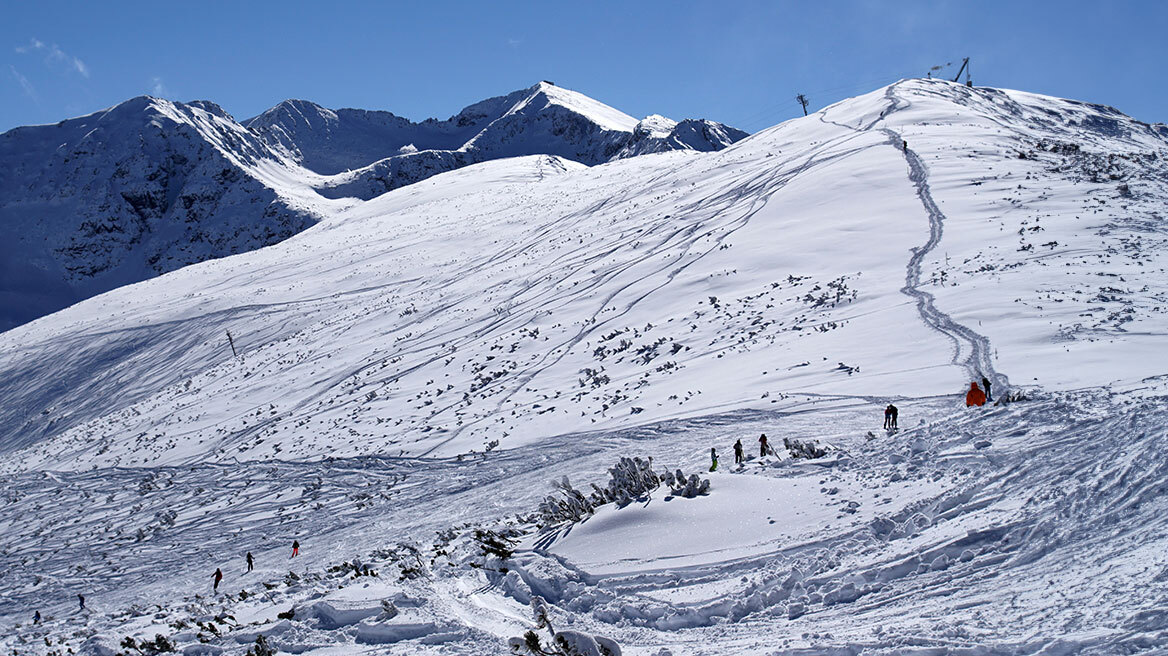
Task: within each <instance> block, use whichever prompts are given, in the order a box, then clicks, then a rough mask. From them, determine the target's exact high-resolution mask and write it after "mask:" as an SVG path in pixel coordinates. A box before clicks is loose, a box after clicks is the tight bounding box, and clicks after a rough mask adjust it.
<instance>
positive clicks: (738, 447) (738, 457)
mask: <svg viewBox="0 0 1168 656" xmlns="http://www.w3.org/2000/svg"><path fill="white" fill-rule="evenodd" d="M745 460H746V458H745V457H743V455H742V440H741V439H740V440H738V441H737V442H735V443H734V464H736V465H741V464H742V463H743V462H744V461H745Z"/></svg>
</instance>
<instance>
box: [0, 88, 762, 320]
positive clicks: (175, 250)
mask: <svg viewBox="0 0 1168 656" xmlns="http://www.w3.org/2000/svg"><path fill="white" fill-rule="evenodd" d="M549 94H550V95H549ZM552 95H554V96H556V99H554V100H553V99H551V96H552ZM536 98H545V99H549V107H545V109H550V106H552V105H554V107H555V108H556V109H554V110H551V111H552V113H553V114H555V116H554V117H551V118H548V116H547V115H546V114H547V112H544V113H541V112H539V111H534V110H532V111H529V112H528V113H523V112H520V113H518V114H510V115H509V114H508V112H509V111H510V110H512V109H514V108H515V107H517V106H518V105H521V104H523V103H524V102H525V101H527V102H531V101H533V99H536ZM565 104H566V105H575V106H576V107H577V109H581V108H582V109H584V110H587V111H592V112H593V113H594V114H596V116H595V117H594V118H596V119H597V120H599V121H601V122H602V123H605V124H609V126H610V127H612V125H610V124H612V123H613V121H614V120H615V119H613V116H616V115H618V114H619V112H616V110H612V109H611V108H607V106H605V105H603V104H602V103H599V102H597V101H594V100H591V99H588V98H587V97H586V96H583V95H582V94H579V93H576V92H571V91H567V90H563V89H559V88H554V89H553V88H552V87H550V85H548V84H546V83H540V84H537V85H535V86H533V87H530V88H528V89H522V90H519V91H515V92H512V93H510V94H506V95H503V96H497V97H495V98H489V99H486V100H483V101H480V102H477V103H474V104H472V105H469V106H467V107H466V108H464V109H463V110H461V111H460V112H459V113H458V114H455V115H454V116H452V117H451V118H450V119H447V120H446V121H437V120H427V121H422V122H420V123H412V122H410V121H408V120H407V119H403V118H400V117H397V116H395V115H393V114H391V113H389V112H379V111H369V110H353V109H345V110H336V111H333V110H328V109H325V108H323V107H320V106H319V105H316V104H315V103H311V102H309V101H291V100H290V101H284V102H282V103H280V104H278V105H277V106H276V107H273V108H272V109H270V110H268V111H267V112H265V113H263V114H261V115H260V116H258V117H255V118H253V119H250V120H249V121H246V123H247V124H248V125H253V126H254V127H253V128H249V127H247V126H245V125H244V124H243V123H240V122H238V121H236V120H235V119H234V118H233V117H232V116H231V115H230V114H229V113H228V112H226V111H225V110H223V108H222V107H220V106H219V105H217V104H215V103H214V102H211V101H206V100H197V101H192V102H190V103H180V102H175V101H170V100H166V99H162V98H156V97H152V96H136V97H134V98H131V99H128V100H126V101H123V102H121V103H118V104H117V105H114V106H112V107H110V108H107V109H104V110H101V111H98V112H94V113H92V114H87V115H85V116H82V117H77V118H72V119H66V120H64V121H60V122H58V123H56V124H49V125H43V126H23V127H18V128H14V129H12V130H9V131H7V132H5V133H3V134H2V135H0V231H3V234H5V235H6V236H7V239H6V242H7V243H6V245H5V246H0V256H3V257H0V273H3V276H0V330H7V329H10V328H12V327H14V326H16V325H20V324H22V323H25V322H27V321H30V320H32V319H35V318H37V317H40V316H44V315H46V314H49V313H51V312H54V311H56V310H59V309H61V308H63V307H66V306H68V305H70V304H72V303H75V302H77V301H80V300H83V299H85V298H88V297H90V296H93V295H95V294H99V293H102V292H104V291H108V290H110V289H114V288H117V287H119V286H122V285H126V284H130V283H133V282H137V281H140V280H143V279H146V278H150V277H153V276H156V275H160V274H162V273H166V272H169V271H173V270H176V269H178V268H181V267H183V266H188V265H190V264H194V263H197V262H202V261H206V260H210V259H216V258H220V257H225V256H228V255H233V254H237V253H241V252H247V251H251V250H255V249H257V248H262V247H264V246H268V245H271V244H274V243H278V242H280V241H282V240H284V239H287V238H288V237H290V236H292V235H294V234H297V233H298V232H300V231H302V230H304V229H306V228H308V227H309V226H311V225H314V224H315V223H316V222H318V221H320V220H321V218H322V217H324V216H326V215H328V214H330V213H332V212H333V211H335V208H337V207H344V206H348V205H351V204H352V203H354V202H356V200H367V199H370V198H373V197H375V196H376V195H378V194H380V193H384V192H385V191H388V190H389V189H395V188H398V187H401V186H404V185H406V184H412V183H414V182H417V181H419V180H424V179H425V178H427V177H429V176H431V175H434V174H436V173H440V172H442V171H448V170H452V169H455V168H459V167H461V166H466V165H469V164H473V163H476V162H480V161H486V160H489V159H495V158H498V157H510V156H516V155H534V154H553V155H556V154H558V155H564V156H572V157H575V158H576V159H579V160H584V163H586V164H598V163H601V162H602V161H607V160H608V159H611V158H613V157H631V156H635V155H638V154H641V153H642V152H649V151H661V150H677V149H699V150H700V149H717V148H722V147H725V145H728V144H729V143H730V142H731V141H732V140H735V139H738V138H741V137H742V136H744V135H745V133H739V132H737V131H733V129H732V128H726V127H725V126H720V125H718V124H711V125H710V126H706V125H705V124H702V125H701V126H700V127H701V128H702V129H703V130H704V132H701V134H700V135H699V136H696V137H693V138H689V139H686V138H683V137H670V138H655V137H653V138H650V137H641V138H640V140H639V141H638V142H637V143H641V144H643V147H639V148H637V149H628V148H624V149H622V146H624V145H626V142H631V141H633V139H632V137H630V136H629V135H632V128H629V130H630V131H629V132H627V133H626V132H613V131H612V130H607V129H606V128H604V127H601V126H600V125H598V124H596V123H594V122H593V117H589V116H585V115H583V114H579V113H577V112H576V111H575V110H574V109H570V108H569V109H563V107H564V106H565ZM605 108H606V109H605ZM505 116H509V118H508V119H507V121H506V122H505V123H506V124H505V128H506V130H507V133H506V134H503V135H499V134H494V135H493V136H492V134H491V133H488V134H487V138H486V139H484V140H482V141H481V142H480V143H479V144H476V145H474V146H468V145H467V144H468V142H470V141H473V140H474V139H475V138H476V137H482V136H483V132H484V130H486V129H487V128H489V127H490V125H491V124H492V123H494V122H496V121H498V120H499V119H500V118H501V117H505ZM621 116H623V114H621ZM354 121H355V122H356V123H354ZM629 121H632V119H631V118H629V119H628V120H627V121H625V123H628V122H629ZM618 122H619V121H618ZM353 125H356V127H353ZM686 125H688V124H686ZM378 126H380V127H378ZM533 126H534V127H533ZM539 126H542V127H539ZM549 126H550V128H549ZM560 128H563V129H560ZM387 130H388V132H387ZM395 131H396V132H395ZM689 131H690V132H695V130H693V129H692V126H691V129H690V130H689ZM699 131H700V130H699ZM390 133H393V134H396V135H397V136H396V137H395V138H396V140H395V138H390V137H393V134H390ZM387 135H388V136H387ZM423 138H425V139H426V140H428V141H423ZM703 139H704V141H703ZM487 141H489V142H490V144H486V142H487ZM414 142H418V143H421V144H422V145H425V146H427V148H425V149H420V150H419V149H418V148H417V147H416V146H413V145H412V144H413V143H414ZM650 142H652V144H651V145H644V144H649V143H650ZM431 147H443V148H439V149H437V150H435V149H432V148H431ZM314 148H316V150H314ZM444 148H448V149H444ZM321 149H323V150H321ZM330 149H331V150H330ZM403 150H404V151H407V154H405V155H403V154H402V151H403ZM305 153H310V155H305ZM311 153H316V154H315V155H312V154H311ZM306 158H307V159H308V160H309V161H308V163H309V164H315V163H317V161H318V160H320V161H330V162H333V165H329V166H324V167H323V168H322V167H321V166H320V165H317V168H318V169H321V170H323V171H334V169H336V170H342V169H345V168H348V167H349V166H350V165H353V164H354V163H355V162H357V161H364V160H366V159H367V160H369V162H368V165H367V166H364V168H361V167H358V170H357V171H355V172H352V171H350V172H340V173H335V172H334V173H332V174H331V175H330V174H325V173H320V172H317V171H313V170H310V169H309V168H306V167H305V166H303V164H304V163H305V162H304V160H305V159H306ZM355 199H356V200H355Z"/></svg>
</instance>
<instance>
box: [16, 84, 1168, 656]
mask: <svg viewBox="0 0 1168 656" xmlns="http://www.w3.org/2000/svg"><path fill="white" fill-rule="evenodd" d="M547 97H548V98H549V99H552V100H553V101H554V94H552V95H548V96H547ZM625 118H627V117H625ZM618 119H619V120H623V119H620V118H619V117H616V118H612V120H613V121H617V120H618ZM630 120H631V119H630ZM642 123H644V122H642ZM622 125H628V124H627V122H625V123H622ZM634 125H635V122H634ZM678 125H681V124H678ZM630 129H633V126H630ZM636 129H638V130H642V131H643V132H646V133H651V132H653V131H654V130H659V129H665V128H662V127H661V126H660V124H659V122H655V121H652V122H650V124H645V125H641V126H640V127H638V128H636ZM1166 139H1168V135H1166V134H1165V129H1164V127H1163V126H1149V125H1146V124H1142V123H1139V122H1138V121H1134V120H1132V119H1130V118H1128V117H1126V116H1123V115H1122V114H1120V113H1119V112H1117V111H1115V110H1113V109H1111V108H1107V107H1101V106H1096V105H1087V104H1083V103H1077V102H1074V101H1068V100H1059V99H1054V98H1048V97H1043V96H1035V95H1032V94H1025V93H1020V92H1013V91H1000V90H995V89H982V88H978V89H972V88H967V87H963V86H960V85H956V84H952V83H947V82H943V81H936V80H912V81H905V82H901V83H898V84H895V85H892V86H890V87H888V88H886V89H881V90H879V91H876V92H873V93H871V94H868V95H866V96H861V97H859V98H855V99H852V100H849V101H845V102H842V103H839V104H837V105H834V106H831V107H828V108H826V109H824V110H822V111H820V112H817V113H816V114H813V115H811V116H808V117H806V118H801V119H797V120H794V121H790V122H787V123H784V124H782V125H779V126H776V127H774V128H771V129H770V130H766V131H764V132H761V133H759V134H757V135H753V136H752V137H750V138H748V139H745V140H743V141H740V142H739V143H737V144H735V145H733V146H731V147H729V148H726V149H725V150H722V151H720V152H714V153H699V152H693V151H692V150H691V151H679V152H669V153H661V154H651V155H645V156H642V157H636V158H630V159H620V160H617V161H613V162H610V163H607V164H604V165H598V166H592V167H588V166H584V165H583V164H580V163H576V162H573V161H571V160H569V159H567V158H564V157H557V156H554V155H532V156H525V157H517V158H511V159H501V160H495V161H489V162H483V163H478V164H474V165H470V166H466V167H464V168H460V169H459V170H456V171H452V172H447V173H443V174H441V175H437V176H434V177H432V178H429V179H428V180H425V181H422V182H419V183H416V184H412V185H410V186H408V187H404V188H401V189H396V190H394V191H391V192H389V193H384V194H381V195H378V196H376V197H373V198H371V199H370V200H366V201H358V200H350V201H348V202H347V203H346V204H344V205H337V206H328V205H322V207H324V208H325V209H322V210H321V211H322V213H323V218H322V219H321V221H320V222H319V223H318V224H317V225H316V226H314V227H312V228H310V229H308V230H305V231H304V232H302V233H300V234H298V235H296V236H294V237H292V238H290V239H288V240H286V241H283V242H282V243H280V244H277V245H274V246H270V247H268V248H264V249H261V250H257V251H254V252H250V253H244V254H240V255H236V256H233V257H228V258H224V259H219V260H215V261H210V262H204V263H201V264H196V265H193V266H189V267H185V268H182V269H179V270H177V271H174V272H171V273H168V274H166V275H163V276H160V277H157V278H154V279H151V280H147V281H144V282H141V283H138V284H135V285H132V286H129V287H123V288H119V289H116V290H113V291H111V292H108V293H105V294H102V295H100V296H97V297H94V298H91V299H89V300H86V301H83V302H81V303H78V304H76V305H74V306H72V307H69V308H67V309H65V310H62V311H60V312H57V313H55V314H52V315H49V316H47V317H44V318H41V319H38V320H36V321H34V322H32V323H29V324H27V325H24V326H21V327H18V328H15V329H13V330H10V331H8V332H5V333H0V398H4V399H5V402H4V404H3V405H2V406H0V450H2V451H3V453H4V456H5V458H4V461H3V465H0V467H2V468H3V471H4V472H5V474H6V476H7V478H6V482H5V485H4V499H5V502H6V503H5V504H4V505H3V506H0V508H2V511H0V535H2V536H3V538H4V539H3V546H2V547H0V566H3V567H4V568H5V571H7V572H9V576H7V577H4V578H3V579H0V589H2V590H3V596H2V597H0V627H2V628H3V629H4V630H3V631H2V633H4V634H5V635H7V636H8V637H5V638H4V639H3V642H0V645H3V647H4V648H5V649H9V650H15V651H16V652H17V653H38V654H46V653H49V652H50V651H51V650H54V649H61V650H63V649H65V648H66V647H67V648H70V649H73V650H74V651H77V650H79V649H80V650H82V651H85V652H87V653H112V652H114V651H117V650H119V649H121V647H119V645H120V644H121V643H122V640H123V639H124V638H126V637H127V636H128V637H132V638H133V639H134V640H135V641H137V642H135V644H139V645H140V644H141V641H143V640H154V637H155V636H156V635H162V636H164V638H165V639H167V640H169V641H171V642H173V643H174V645H175V646H176V647H177V648H178V649H180V650H183V651H184V652H185V653H191V654H196V653H216V654H217V653H226V654H243V653H244V652H245V651H247V649H248V648H249V647H252V648H254V647H255V642H256V639H257V636H260V635H263V636H264V637H265V639H266V640H267V641H269V642H270V643H271V644H272V645H274V646H276V647H277V648H279V649H280V650H281V651H285V652H291V653H308V654H321V655H323V654H330V653H386V654H390V653H411V654H416V653H475V654H477V653H501V652H503V651H505V650H506V649H507V646H506V645H507V639H508V638H511V637H516V636H520V635H522V634H523V632H524V631H526V630H529V629H531V630H536V631H537V632H542V635H543V637H544V639H545V640H546V639H547V638H548V637H549V634H548V632H547V631H545V630H544V629H537V628H536V627H535V621H534V618H533V614H532V611H531V605H534V606H535V607H539V606H540V602H539V599H542V600H544V601H545V602H546V603H548V604H550V608H551V610H550V617H549V619H550V620H551V622H552V624H553V625H554V626H555V628H556V630H570V631H577V632H579V634H580V635H582V636H602V637H605V638H610V639H612V640H615V641H616V642H617V643H619V644H620V645H621V648H622V649H623V652H624V653H626V654H645V655H654V656H659V655H661V654H666V653H668V654H723V653H743V654H773V653H792V654H815V653H841V654H860V653H918V654H938V653H975V654H998V653H1001V654H1039V653H1042V654H1051V653H1099V654H1105V653H1136V652H1141V651H1154V650H1156V649H1159V648H1162V647H1163V645H1165V644H1168V613H1166V612H1165V611H1164V610H1163V609H1164V607H1165V600H1164V592H1163V591H1164V588H1163V584H1164V581H1165V580H1166V579H1168V556H1166V555H1165V554H1166V553H1168V550H1166V548H1168V523H1166V521H1165V519H1164V518H1165V517H1166V516H1168V515H1166V514H1165V511H1166V510H1168V507H1166V504H1168V502H1166V501H1165V496H1164V494H1163V492H1164V486H1165V483H1164V481H1165V477H1166V476H1168V464H1166V463H1168V457H1166V456H1168V434H1166V432H1165V428H1164V426H1165V425H1166V420H1168V409H1166V405H1165V403H1164V399H1165V381H1166V380H1168V371H1165V368H1164V362H1163V359H1162V358H1160V357H1159V354H1160V353H1163V352H1164V350H1165V347H1166V346H1168V343H1166V342H1168V340H1166V339H1165V334H1166V333H1165V328H1164V325H1165V322H1164V319H1165V317H1164V314H1165V312H1166V311H1168V298H1165V293H1166V291H1165V284H1164V280H1165V260H1166V251H1165V248H1164V247H1165V240H1166V238H1165V233H1164V225H1163V211H1164V207H1165V205H1166V203H1165V200H1166V196H1168V193H1166V191H1165V184H1164V182H1165V180H1166V175H1165V172H1166V168H1165V159H1164V158H1165V157H1168V140H1166ZM906 142H907V143H906ZM228 332H230V334H231V336H232V337H231V340H232V341H231V342H230V343H229V341H228V337H227V333H228ZM233 348H234V350H235V352H236V353H234V354H233ZM983 376H985V377H986V378H988V379H989V380H990V382H991V383H992V389H991V393H992V396H993V397H994V399H995V401H1000V402H999V403H997V404H994V403H991V404H989V405H987V406H985V407H980V408H965V407H964V403H963V398H964V396H963V393H964V390H965V389H968V387H969V383H970V381H978V382H979V383H980V381H981V378H982V377H983ZM890 402H891V403H895V404H896V405H897V406H898V407H899V409H900V413H899V424H900V430H899V431H884V430H881V429H880V428H879V426H880V422H881V419H882V415H883V410H884V408H885V406H886V405H887V404H888V403H890ZM762 433H766V434H767V435H768V436H769V438H770V444H771V446H772V447H773V448H774V452H773V453H768V454H766V455H762V454H760V447H759V443H758V436H759V435H760V434H762ZM737 439H741V440H742V442H743V445H744V447H745V452H746V456H747V458H746V462H744V463H742V464H741V465H739V464H736V463H734V457H733V452H732V450H731V445H732V444H733V443H734V441H735V440H737ZM785 439H786V440H798V441H800V442H812V443H815V444H817V445H818V446H819V447H820V448H822V449H823V450H824V451H825V453H824V455H822V456H821V457H818V458H813V459H805V458H798V457H795V452H794V451H791V450H788V449H787V448H785V446H784V440H785ZM711 447H715V448H717V450H718V452H719V454H720V465H719V467H718V469H717V471H714V472H708V471H707V470H708V469H709V465H710V455H709V451H710V448H711ZM622 456H628V457H632V456H638V457H641V458H649V457H651V458H652V459H653V460H652V465H651V466H652V468H653V469H654V470H657V471H665V470H667V469H668V470H670V471H672V470H674V469H680V470H682V472H683V474H685V475H689V474H698V475H699V476H700V477H702V478H706V479H708V480H709V482H710V487H709V490H708V492H706V493H705V494H703V495H699V496H696V497H694V498H687V497H685V496H683V495H681V494H679V493H674V492H672V491H671V490H670V489H669V488H668V487H667V486H662V487H658V488H656V489H653V490H651V491H649V492H647V493H645V494H643V495H641V496H639V497H638V498H637V499H634V500H632V501H631V502H629V503H621V504H617V503H606V504H601V505H599V506H598V507H597V508H596V511H595V513H594V514H591V515H590V516H587V517H581V518H578V521H573V520H567V519H564V518H560V519H555V518H552V517H549V516H548V515H546V514H543V515H541V514H539V513H537V510H538V509H539V508H540V507H541V503H543V505H544V507H545V508H546V507H548V506H547V503H546V502H544V497H546V496H548V495H551V496H553V497H554V496H556V495H557V494H562V493H561V492H557V490H556V488H555V487H553V485H552V484H551V483H550V481H552V480H557V481H562V478H563V477H567V478H568V479H569V480H570V481H571V484H572V485H574V486H575V487H576V488H577V489H579V490H581V491H589V490H590V489H591V488H590V487H589V485H588V484H589V483H595V484H597V485H600V486H603V485H604V484H605V481H606V479H607V476H608V475H607V473H606V470H607V469H608V468H609V467H612V466H613V465H614V464H616V461H617V460H618V458H620V457H622ZM562 484H563V483H561V485H562ZM586 493H587V492H586ZM476 530H478V531H479V532H478V533H476ZM482 531H488V533H483V532H482ZM492 535H493V536H495V537H494V538H492V537H491V536H492ZM294 539H295V540H299V542H300V544H301V547H302V555H301V556H299V557H297V558H294V559H292V558H289V555H290V554H289V551H290V545H291V543H292V540H294ZM492 540H501V541H502V542H501V543H499V542H492ZM490 544H496V547H490V546H489V545H490ZM498 544H503V545H504V546H505V549H504V552H502V553H501V552H499V551H498V549H499V547H498V546H497V545H498ZM481 545H488V546H487V547H485V548H484V547H483V546H481ZM507 545H509V546H507ZM492 549H495V551H492ZM248 551H251V552H252V553H253V554H254V555H255V556H256V562H257V568H256V571H254V572H250V573H247V572H245V571H244V565H243V554H244V553H246V552H248ZM216 567H222V568H223V569H224V572H225V575H226V578H225V580H224V583H223V585H221V586H220V589H219V590H218V591H217V592H216V593H213V592H212V590H211V581H210V577H211V573H212V572H213V571H214V570H215V568H216ZM366 567H368V568H369V573H368V574H367V573H366V569H365V568H366ZM374 574H375V575H374ZM78 593H82V594H85V595H86V597H87V602H86V606H87V609H86V610H85V611H80V610H78V608H77V606H78V604H77V599H76V597H75V595H76V594H78ZM537 598H538V599H537ZM34 610H40V612H41V613H42V614H43V616H44V621H43V622H42V623H41V624H38V625H30V623H29V622H30V619H31V615H32V613H33V612H34ZM209 627H210V628H209ZM573 635H576V634H573ZM46 638H48V642H49V643H51V644H46V640H45V639H46ZM573 639H577V638H573ZM579 639H580V640H584V638H579ZM590 639H591V638H589V640H590ZM585 642H586V641H585ZM605 644H607V643H605ZM104 650H110V651H104Z"/></svg>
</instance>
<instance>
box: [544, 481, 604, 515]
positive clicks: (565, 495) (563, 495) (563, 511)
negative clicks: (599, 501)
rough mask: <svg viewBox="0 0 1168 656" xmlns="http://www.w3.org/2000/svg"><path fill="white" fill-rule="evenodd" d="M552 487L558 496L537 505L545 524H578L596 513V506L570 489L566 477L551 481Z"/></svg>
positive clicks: (546, 498)
mask: <svg viewBox="0 0 1168 656" xmlns="http://www.w3.org/2000/svg"><path fill="white" fill-rule="evenodd" d="M552 486H553V487H555V488H556V489H558V490H559V491H560V496H558V497H556V496H550V495H549V496H548V497H545V498H544V500H543V503H541V504H540V505H539V515H540V518H541V519H542V520H543V522H544V523H545V524H558V523H560V522H578V521H581V520H583V519H584V518H586V517H588V516H590V515H591V514H592V513H594V512H596V504H595V503H593V502H592V500H591V499H589V498H588V497H586V496H584V493H583V492H581V491H579V490H577V489H576V488H574V487H572V483H571V482H569V481H568V477H567V476H565V477H563V478H562V479H560V480H558V481H552Z"/></svg>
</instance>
